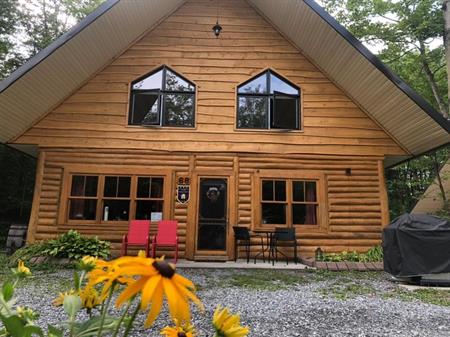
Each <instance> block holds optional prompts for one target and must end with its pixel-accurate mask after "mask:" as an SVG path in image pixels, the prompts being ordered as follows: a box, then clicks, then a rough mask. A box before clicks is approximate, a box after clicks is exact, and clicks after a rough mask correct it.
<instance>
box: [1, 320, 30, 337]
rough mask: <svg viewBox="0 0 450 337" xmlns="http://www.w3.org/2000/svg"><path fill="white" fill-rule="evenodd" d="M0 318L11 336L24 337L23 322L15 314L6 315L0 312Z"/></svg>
mask: <svg viewBox="0 0 450 337" xmlns="http://www.w3.org/2000/svg"><path fill="white" fill-rule="evenodd" d="M0 319H1V320H2V322H3V325H4V326H5V328H6V331H8V332H9V333H10V334H11V336H12V337H24V323H23V321H22V320H21V319H20V318H19V316H17V315H13V316H9V317H6V316H4V315H2V314H0Z"/></svg>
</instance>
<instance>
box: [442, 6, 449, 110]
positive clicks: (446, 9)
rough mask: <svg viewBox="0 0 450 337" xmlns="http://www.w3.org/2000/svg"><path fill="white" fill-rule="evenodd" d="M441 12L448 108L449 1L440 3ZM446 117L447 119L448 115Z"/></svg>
mask: <svg viewBox="0 0 450 337" xmlns="http://www.w3.org/2000/svg"><path fill="white" fill-rule="evenodd" d="M442 11H443V12H444V48H445V60H446V62H447V80H448V85H447V90H448V101H447V106H449V107H450V0H443V1H442ZM444 116H445V115H444ZM446 117H447V118H448V114H447V116H446Z"/></svg>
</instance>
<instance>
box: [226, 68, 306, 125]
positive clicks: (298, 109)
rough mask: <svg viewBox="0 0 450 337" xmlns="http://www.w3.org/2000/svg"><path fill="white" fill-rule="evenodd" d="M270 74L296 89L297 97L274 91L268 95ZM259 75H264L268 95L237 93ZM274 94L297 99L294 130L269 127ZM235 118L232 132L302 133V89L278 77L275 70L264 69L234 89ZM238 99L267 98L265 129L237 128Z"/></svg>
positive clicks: (281, 76) (284, 78)
mask: <svg viewBox="0 0 450 337" xmlns="http://www.w3.org/2000/svg"><path fill="white" fill-rule="evenodd" d="M270 74H273V75H274V76H275V77H277V78H278V79H280V80H281V81H282V82H285V83H287V84H289V85H290V86H292V87H294V88H296V89H297V90H298V92H299V94H298V95H292V94H286V93H282V92H278V91H277V92H276V91H274V92H273V93H270ZM261 75H266V87H267V92H268V93H244V94H243V93H239V88H240V87H243V86H245V85H246V84H248V83H250V82H252V81H253V80H255V79H256V78H258V77H260V76H261ZM276 93H278V94H282V95H284V96H290V97H295V98H296V99H297V104H296V124H297V125H296V128H291V129H283V128H272V127H271V115H272V113H273V112H272V111H271V109H270V99H271V98H272V99H275V95H276ZM235 97H236V99H235V104H236V107H235V113H236V114H235V116H236V122H235V125H234V130H235V131H241V132H242V131H253V132H254V131H257V132H261V131H263V132H274V133H279V132H303V126H304V125H303V104H302V103H303V90H302V88H301V87H300V86H299V85H297V84H295V83H294V82H293V81H291V80H290V79H288V78H287V77H286V76H283V75H280V73H278V72H276V71H275V70H273V69H272V68H266V69H264V70H263V71H261V72H259V73H257V74H256V75H254V76H252V77H251V78H249V79H247V80H246V81H244V82H242V83H239V84H238V85H237V86H236V87H235ZM240 97H266V98H267V107H268V108H267V121H266V123H265V124H266V125H267V127H266V128H249V127H239V98H240Z"/></svg>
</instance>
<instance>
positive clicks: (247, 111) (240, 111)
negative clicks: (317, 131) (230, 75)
mask: <svg viewBox="0 0 450 337" xmlns="http://www.w3.org/2000/svg"><path fill="white" fill-rule="evenodd" d="M237 100H238V102H237V103H238V104H237V106H238V108H237V127H238V128H239V129H288V130H298V129H300V112H299V107H300V104H299V101H300V89H299V88H298V87H297V86H295V85H294V84H292V83H290V82H289V81H288V80H286V79H284V78H282V77H281V76H280V75H278V74H276V73H275V72H273V71H272V70H267V71H265V72H264V73H262V74H260V75H258V76H256V77H254V78H252V79H250V80H248V81H247V82H245V83H243V84H241V85H240V86H239V87H238V90H237Z"/></svg>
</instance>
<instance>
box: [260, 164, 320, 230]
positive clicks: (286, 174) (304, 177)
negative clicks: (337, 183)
mask: <svg viewBox="0 0 450 337" xmlns="http://www.w3.org/2000/svg"><path fill="white" fill-rule="evenodd" d="M263 180H275V181H276V180H283V181H286V198H287V200H286V202H281V203H285V204H286V224H285V225H283V224H263V223H262V219H261V218H262V216H261V212H262V207H261V203H262V181H263ZM292 181H315V182H316V193H317V205H318V206H317V224H316V225H309V224H308V225H302V224H293V223H292V222H293V217H292V205H293V204H294V202H293V200H292V199H293V194H292ZM252 200H253V202H252V210H253V211H252V212H253V219H254V221H253V226H252V228H253V229H270V230H275V228H276V227H286V228H295V230H296V231H297V232H327V231H328V200H327V190H326V176H325V174H324V173H321V172H311V171H305V170H296V171H294V172H292V171H287V170H259V172H256V173H255V175H254V184H253V194H252ZM274 202H275V201H274ZM295 203H298V202H295Z"/></svg>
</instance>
